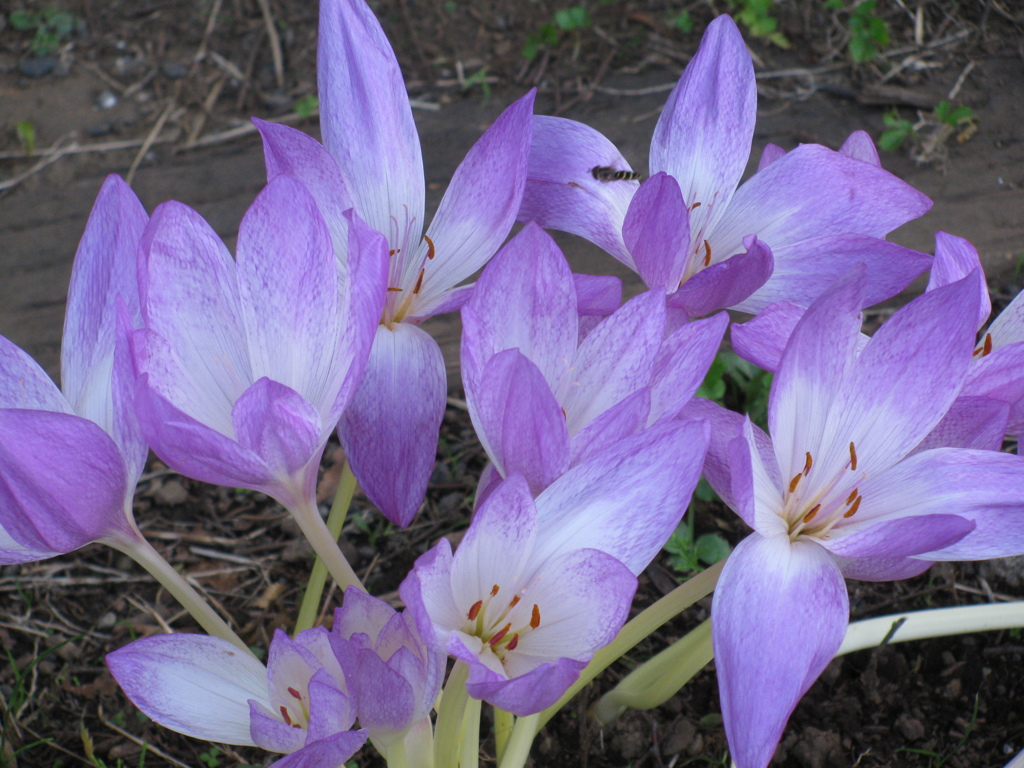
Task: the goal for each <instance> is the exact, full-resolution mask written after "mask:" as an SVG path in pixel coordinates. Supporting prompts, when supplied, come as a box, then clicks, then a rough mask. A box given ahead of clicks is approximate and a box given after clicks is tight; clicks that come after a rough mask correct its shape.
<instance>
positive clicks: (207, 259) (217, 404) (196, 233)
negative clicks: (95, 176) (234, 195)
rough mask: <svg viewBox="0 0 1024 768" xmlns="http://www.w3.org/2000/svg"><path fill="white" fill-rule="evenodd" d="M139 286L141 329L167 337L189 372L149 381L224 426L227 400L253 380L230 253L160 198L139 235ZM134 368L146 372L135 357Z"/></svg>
mask: <svg viewBox="0 0 1024 768" xmlns="http://www.w3.org/2000/svg"><path fill="white" fill-rule="evenodd" d="M139 286H140V295H141V300H142V313H143V316H144V317H145V325H146V328H147V329H148V330H149V331H151V332H153V333H156V334H159V335H160V336H161V337H163V338H164V339H166V341H167V343H168V345H169V347H170V348H171V349H173V350H174V353H173V354H174V356H175V358H176V360H177V363H178V365H179V366H180V368H181V369H182V370H183V371H187V372H188V376H187V378H183V377H174V378H173V380H168V381H156V382H154V385H155V386H157V387H159V388H161V390H162V391H164V392H165V393H166V392H168V391H169V390H170V389H175V390H179V392H180V395H179V397H176V398H174V400H175V402H176V403H179V405H182V406H183V407H186V408H187V410H188V412H189V413H190V414H191V415H193V416H194V417H196V418H198V419H199V420H200V421H203V422H204V423H208V424H211V425H219V426H224V421H225V419H226V417H227V415H228V414H229V413H230V408H231V404H232V403H234V401H235V400H236V399H237V398H238V396H239V395H241V394H242V392H243V391H244V390H245V388H246V387H247V386H248V385H249V384H250V383H252V381H253V380H254V379H253V377H252V373H251V370H250V367H249V351H248V343H247V341H246V337H245V330H244V328H243V327H242V325H241V307H240V305H239V300H238V286H237V282H236V272H235V262H234V259H232V258H231V254H230V253H228V251H227V248H225V247H224V244H223V243H222V242H221V240H220V238H219V237H218V236H217V234H216V233H215V232H214V231H213V230H212V229H211V228H210V225H209V224H207V223H206V221H204V220H203V218H202V217H201V216H199V214H197V213H196V212H195V211H193V210H191V209H190V208H187V207H186V206H184V205H181V204H180V203H173V202H171V203H164V204H163V205H161V206H160V207H158V208H157V209H156V211H154V212H153V218H152V219H151V220H150V222H149V225H148V226H147V227H146V232H145V234H144V236H143V242H142V245H141V246H140V266H139ZM136 365H137V366H138V367H139V369H140V370H139V373H140V374H144V373H149V372H150V370H149V369H148V367H147V366H144V365H141V364H140V362H139V360H138V356H136ZM186 397H187V398H188V400H187V402H188V405H187V406H185V402H186V400H185V398H186Z"/></svg>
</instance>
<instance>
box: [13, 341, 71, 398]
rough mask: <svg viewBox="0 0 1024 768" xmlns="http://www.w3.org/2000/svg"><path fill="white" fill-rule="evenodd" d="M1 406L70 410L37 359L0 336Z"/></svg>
mask: <svg viewBox="0 0 1024 768" xmlns="http://www.w3.org/2000/svg"><path fill="white" fill-rule="evenodd" d="M0 408H34V409H38V410H41V411H53V412H55V413H68V414H70V413H73V411H72V409H71V406H70V405H69V404H68V401H67V400H66V399H65V398H64V395H62V394H61V391H60V390H59V389H58V388H57V385H56V384H54V383H53V380H52V379H51V378H50V377H49V376H47V375H46V371H44V370H43V369H42V368H40V367H39V363H37V362H36V361H35V360H33V359H32V357H31V355H29V354H28V353H27V352H25V351H24V350H23V349H21V348H20V347H18V346H17V345H16V344H14V343H13V342H11V341H8V340H7V339H5V338H4V337H3V336H0Z"/></svg>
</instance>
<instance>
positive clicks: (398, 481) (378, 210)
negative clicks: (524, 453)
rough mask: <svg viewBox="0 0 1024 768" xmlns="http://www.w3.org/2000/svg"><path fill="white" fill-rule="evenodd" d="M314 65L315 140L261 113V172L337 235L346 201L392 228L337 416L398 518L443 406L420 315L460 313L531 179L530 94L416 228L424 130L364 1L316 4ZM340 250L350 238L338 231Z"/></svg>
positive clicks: (418, 479) (437, 362) (426, 463)
mask: <svg viewBox="0 0 1024 768" xmlns="http://www.w3.org/2000/svg"><path fill="white" fill-rule="evenodd" d="M319 40H320V49H319V53H318V58H317V74H318V79H319V92H320V126H321V130H322V131H323V137H324V145H325V146H326V150H325V149H324V147H321V146H320V145H319V144H317V143H316V142H315V141H314V140H313V139H311V138H309V137H308V136H305V135H304V134H302V133H300V132H298V131H295V130H293V129H289V128H286V127H284V126H279V125H273V124H270V123H263V122H259V121H257V126H258V127H259V128H260V131H261V132H262V134H263V139H264V148H265V151H266V156H267V172H268V176H270V177H271V178H273V177H274V176H275V175H276V174H278V173H289V174H292V175H294V176H297V177H298V178H300V179H301V180H302V181H303V182H304V183H305V184H306V185H307V186H308V187H309V188H310V190H311V191H312V193H313V196H314V197H315V198H316V200H317V203H318V205H319V206H320V209H321V211H322V212H323V214H324V218H325V219H326V220H327V222H328V225H329V226H330V227H331V229H332V233H334V232H338V231H341V230H343V229H344V223H343V220H342V217H341V212H342V211H343V210H345V209H346V208H348V207H350V206H352V207H354V208H355V210H356V212H357V213H358V214H359V216H361V217H362V218H363V219H364V220H365V221H366V222H367V223H368V224H369V225H370V226H371V227H372V228H373V229H375V230H376V231H378V232H381V233H383V234H384V235H385V236H386V237H387V241H388V245H389V249H390V252H391V259H390V269H389V275H388V283H387V297H386V301H385V305H384V310H383V313H382V314H381V315H380V317H379V319H380V326H379V327H378V328H377V332H376V338H375V339H374V343H373V349H372V351H371V353H370V360H369V363H368V365H367V369H366V373H365V376H364V378H363V381H362V384H361V385H360V387H359V389H358V391H357V392H356V393H355V395H354V397H353V399H352V402H351V404H350V405H349V407H348V409H347V410H346V412H345V415H344V418H343V419H342V421H341V424H340V425H339V435H340V437H341V440H342V443H343V445H344V447H345V453H346V455H347V457H348V459H349V461H350V462H351V464H352V470H353V472H354V473H355V475H356V478H357V479H358V480H359V483H360V485H361V486H362V488H363V490H364V491H365V492H366V494H367V495H368V496H369V497H370V499H371V500H372V501H373V502H374V503H375V504H376V505H377V506H378V507H379V508H380V509H381V511H382V512H383V513H384V514H385V515H386V516H387V517H388V518H389V519H390V520H392V521H394V522H395V523H397V524H399V525H401V526H406V525H408V524H409V523H410V522H411V521H412V518H413V517H414V516H415V514H416V511H417V510H418V509H419V506H420V503H421V502H422V499H423V495H424V493H425V491H426V486H427V481H428V479H429V477H430V473H431V471H432V470H433V466H434V458H435V453H436V446H437V432H438V428H439V427H440V425H441V418H442V416H443V415H444V408H445V397H446V394H447V392H446V384H445V369H444V361H443V359H442V357H441V350H440V348H439V347H438V345H437V343H436V342H435V341H434V340H433V339H432V338H431V337H430V336H429V335H428V334H427V333H425V332H424V331H422V330H420V328H419V327H418V324H419V323H420V322H421V321H422V320H424V319H426V318H428V317H430V316H432V315H435V314H438V313H441V312H449V311H452V310H454V309H458V308H459V307H460V306H461V305H462V303H464V302H465V300H466V299H467V298H468V295H469V292H468V287H467V286H463V287H461V288H456V287H455V286H456V285H457V284H458V283H459V282H460V281H462V280H464V279H465V278H467V277H469V276H470V275H472V274H473V273H474V272H476V271H477V270H478V269H480V268H481V267H482V266H483V265H484V264H485V263H486V262H487V260H488V259H489V258H490V257H491V256H492V255H493V254H494V252H495V251H496V250H497V249H498V246H499V245H501V243H502V241H503V240H504V239H505V237H506V235H507V234H508V232H509V229H510V228H511V226H512V224H513V223H514V221H515V215H516V212H517V211H518V209H519V203H520V200H521V198H522V194H523V187H524V184H525V179H526V158H527V155H528V153H529V146H530V135H531V118H532V110H533V93H530V94H528V95H527V96H525V97H523V98H522V99H520V100H519V101H517V102H516V103H514V104H513V105H512V106H510V107H509V108H508V109H506V110H505V112H504V113H503V114H502V115H501V116H500V117H499V118H498V119H497V121H495V123H494V124H493V125H492V126H491V127H490V129H488V130H487V132H486V133H485V134H484V135H483V137H482V138H481V139H480V141H478V142H477V144H476V145H475V146H474V147H473V148H472V149H471V150H470V151H469V154H468V155H467V156H466V158H465V160H463V162H462V163H461V165H460V166H459V167H458V169H457V170H456V171H455V175H454V176H453V177H452V181H451V184H450V186H449V188H448V191H447V192H446V193H445V196H444V199H442V201H441V205H440V207H439V208H438V210H437V213H436V215H435V216H434V218H433V221H432V222H431V224H430V226H429V227H428V228H427V229H426V232H425V233H424V180H423V162H422V159H421V156H420V143H419V136H418V134H417V132H416V126H415V123H414V122H413V118H412V110H411V109H410V106H409V98H408V95H407V93H406V90H405V84H404V83H403V81H402V74H401V72H400V70H399V68H398V61H397V60H396V59H395V55H394V52H393V51H392V49H391V45H390V44H389V43H388V40H387V38H386V37H385V36H384V32H383V30H382V29H381V28H380V25H379V24H378V22H377V20H376V18H374V16H373V13H372V12H371V11H370V9H369V7H368V6H367V5H366V3H364V2H362V0H324V1H323V2H322V3H321V5H320V37H319ZM334 240H335V248H336V250H338V251H339V256H341V257H342V259H344V256H343V253H344V250H343V244H344V242H345V239H344V238H343V237H339V236H338V235H337V234H335V237H334Z"/></svg>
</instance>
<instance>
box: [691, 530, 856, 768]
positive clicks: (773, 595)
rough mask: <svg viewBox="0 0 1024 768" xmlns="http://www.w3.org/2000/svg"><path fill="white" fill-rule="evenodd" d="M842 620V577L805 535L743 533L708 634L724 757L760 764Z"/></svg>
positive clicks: (828, 656) (828, 653) (845, 605)
mask: <svg viewBox="0 0 1024 768" xmlns="http://www.w3.org/2000/svg"><path fill="white" fill-rule="evenodd" d="M848 623H849V602H848V599H847V596H846V584H845V582H844V581H843V576H842V574H841V573H840V572H839V568H838V567H837V566H836V564H835V562H834V561H833V559H832V556H831V555H829V553H828V552H826V551H825V550H824V549H822V548H821V547H820V546H818V545H817V544H815V543H813V542H797V543H795V544H793V543H791V542H790V541H789V539H788V537H786V536H773V537H771V538H764V537H762V536H760V535H758V534H753V535H751V536H748V537H747V538H746V539H744V540H743V541H741V542H740V543H739V545H738V546H737V547H736V549H735V550H733V553H732V554H731V555H730V556H729V559H728V560H727V561H726V564H725V569H724V570H723V571H722V576H721V578H720V579H719V580H718V586H717V587H716V589H715V599H714V602H713V604H712V607H711V628H712V641H713V643H714V649H715V667H716V669H717V671H718V685H719V693H720V696H721V703H722V718H723V720H724V724H725V732H726V735H727V736H728V738H729V751H730V753H731V755H732V759H733V760H734V761H735V762H736V764H737V765H738V766H742V768H765V766H767V765H768V763H769V762H770V761H771V758H772V755H773V754H774V753H775V747H776V745H777V744H778V742H779V738H780V737H781V736H782V731H783V729H784V728H785V727H786V721H787V720H788V719H789V715H790V713H791V712H792V711H793V708H794V707H795V706H796V704H797V702H798V701H799V700H800V697H801V696H803V694H804V692H805V691H806V690H807V689H808V688H810V686H811V684H812V683H813V682H814V680H815V679H816V678H817V677H818V675H820V674H821V672H822V670H824V669H825V667H826V666H827V665H828V663H829V661H831V660H832V657H833V655H835V652H836V651H837V650H839V646H840V645H841V644H842V642H843V637H844V636H845V634H846V627H847V624H848Z"/></svg>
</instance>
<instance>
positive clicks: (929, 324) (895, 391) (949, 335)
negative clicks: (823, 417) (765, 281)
mask: <svg viewBox="0 0 1024 768" xmlns="http://www.w3.org/2000/svg"><path fill="white" fill-rule="evenodd" d="M976 280H981V274H980V272H975V273H972V275H971V276H969V277H967V278H964V279H963V280H960V281H958V282H956V283H953V284H951V285H947V286H944V287H942V288H937V289H936V290H934V291H931V292H930V293H926V294H924V295H923V296H920V297H918V298H917V299H915V300H914V301H912V302H910V303H909V304H907V305H906V306H905V307H903V308H901V309H900V310H898V311H897V312H896V313H895V314H894V315H893V316H892V317H891V318H889V320H888V321H886V322H885V323H884V324H883V325H882V327H881V328H879V329H878V331H876V332H875V335H874V336H872V337H871V341H869V342H868V344H867V346H865V347H864V349H863V351H862V352H861V353H860V356H859V357H858V359H857V364H856V366H855V367H854V368H853V370H852V371H851V374H850V376H849V377H848V378H847V379H846V380H845V381H844V382H843V384H842V389H841V392H840V393H839V395H838V397H837V398H836V402H835V404H834V407H835V411H834V416H833V417H832V418H830V420H829V424H828V427H827V430H828V435H830V436H831V437H826V438H824V439H823V442H825V441H827V440H829V439H831V440H835V441H836V442H835V443H834V444H833V447H834V448H836V450H835V451H833V454H835V453H837V452H839V453H841V452H842V448H844V447H846V446H847V444H848V443H853V444H854V445H855V446H856V451H857V454H858V456H859V457H860V461H859V464H860V466H859V467H858V471H859V472H863V473H865V474H866V475H867V476H868V477H870V476H871V473H872V472H873V471H875V472H877V471H878V470H880V469H883V468H886V467H889V466H891V465H892V464H893V463H894V462H896V461H898V460H899V459H901V458H902V457H903V456H906V455H907V454H908V453H909V452H910V451H911V450H912V449H913V448H914V446H916V445H917V444H918V443H919V442H921V440H922V439H924V437H925V435H927V434H928V433H929V432H930V431H931V430H932V429H933V428H934V427H935V425H936V424H938V423H939V420H940V419H941V418H942V417H943V415H944V414H945V413H946V411H947V410H948V409H949V407H950V406H951V405H952V404H953V401H954V400H955V399H956V396H957V394H958V392H959V390H960V386H961V384H962V382H963V381H964V378H965V376H966V375H967V368H968V365H969V364H970V361H971V354H972V352H973V348H974V329H975V324H976V320H977V316H978V287H977V282H976ZM808 314H810V312H808ZM804 317H805V320H804V321H801V325H803V323H804V322H806V317H807V315H805V316H804ZM799 332H800V328H799V327H798V328H797V333H799ZM795 337H796V334H794V338H795ZM791 346H792V342H791ZM786 354H787V356H788V355H789V350H788V349H787V351H786ZM785 366H786V359H784V360H783V369H785ZM777 381H778V379H776V382H777ZM772 436H773V437H774V438H775V439H776V440H778V434H777V432H776V431H775V430H774V429H773V430H772ZM804 450H809V451H811V453H812V454H814V453H815V449H814V448H813V447H808V448H805V449H804ZM841 461H844V462H845V459H841ZM800 462H801V464H802V462H803V459H802V458H800ZM791 466H792V465H791ZM782 469H783V474H784V475H785V474H786V471H787V470H786V467H785V466H783V468H782ZM795 471H796V470H794V472H795Z"/></svg>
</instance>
